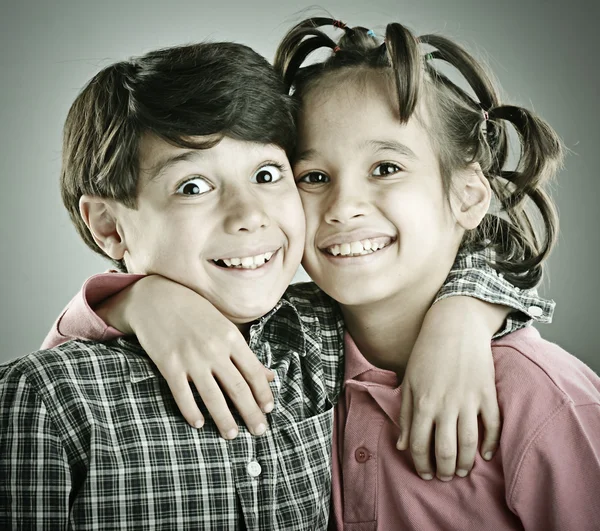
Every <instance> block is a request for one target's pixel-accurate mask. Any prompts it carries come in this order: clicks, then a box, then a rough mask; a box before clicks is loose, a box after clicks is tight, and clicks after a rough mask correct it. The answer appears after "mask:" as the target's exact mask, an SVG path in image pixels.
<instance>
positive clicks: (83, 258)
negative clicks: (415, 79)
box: [0, 0, 600, 372]
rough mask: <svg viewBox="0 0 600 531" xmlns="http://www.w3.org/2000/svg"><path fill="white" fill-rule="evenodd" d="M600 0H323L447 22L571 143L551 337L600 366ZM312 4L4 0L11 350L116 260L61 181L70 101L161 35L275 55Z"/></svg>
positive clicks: (369, 17)
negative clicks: (74, 220)
mask: <svg viewBox="0 0 600 531" xmlns="http://www.w3.org/2000/svg"><path fill="white" fill-rule="evenodd" d="M598 5H599V4H598V2H597V1H587V2H584V1H583V0H575V1H570V2H564V1H560V0H551V1H543V0H502V1H500V0H497V1H494V0H454V1H451V0H435V1H434V0H420V1H418V2H417V1H412V2H411V1H409V0H405V1H400V0H394V1H392V0H371V1H370V2H367V1H359V0H346V1H341V0H338V1H324V2H323V3H322V4H321V5H320V7H323V8H325V9H327V10H329V11H330V12H331V13H332V14H333V15H335V16H336V17H338V18H341V19H344V20H346V21H347V22H348V23H349V24H352V25H356V24H361V25H365V26H368V27H372V28H374V29H376V30H377V29H379V30H381V29H382V28H383V26H384V24H385V23H386V22H388V21H399V22H402V23H404V24H406V25H408V26H410V27H412V28H413V29H414V30H416V31H417V32H418V33H425V32H431V31H439V32H443V33H445V34H448V35H450V36H453V37H456V38H458V39H460V41H461V42H463V43H464V44H466V45H467V46H469V47H471V48H473V47H476V49H477V50H478V53H479V54H480V56H482V57H484V58H487V60H488V61H489V63H490V64H491V66H492V67H493V69H494V70H495V72H496V75H497V77H498V78H499V80H500V82H501V84H502V85H503V87H504V89H505V91H506V93H507V94H508V95H510V96H511V97H512V98H513V100H514V101H515V102H517V103H519V104H523V105H526V106H533V107H534V108H535V110H536V111H537V112H539V113H540V114H541V115H542V116H544V117H545V118H546V119H547V120H549V121H550V123H551V124H553V125H554V127H555V128H556V129H557V130H558V132H559V134H560V135H561V136H562V138H563V139H564V141H565V143H566V145H567V146H568V148H570V150H571V153H570V155H569V157H568V159H567V161H566V167H565V169H564V171H563V172H562V173H561V175H560V177H559V180H558V182H557V185H556V186H555V197H556V200H557V203H558V206H559V209H560V215H561V236H560V243H559V246H558V248H557V249H556V251H555V253H554V255H553V256H552V258H551V260H550V268H549V275H548V276H547V278H546V280H545V282H544V284H543V286H542V287H541V292H542V293H543V294H544V295H546V296H547V297H551V298H553V299H554V300H555V301H556V303H557V309H556V314H555V318H554V323H553V324H551V325H541V326H540V327H539V328H540V330H541V331H542V333H543V334H544V335H545V337H547V338H548V339H550V340H552V341H556V342H558V343H560V344H561V345H563V346H564V347H565V348H566V349H567V350H569V351H571V352H572V353H573V354H575V355H576V356H578V357H579V358H581V359H583V360H584V361H586V362H587V363H588V364H589V365H591V366H592V368H594V369H595V370H596V371H597V372H600V356H599V355H598V354H597V351H596V348H595V346H594V341H595V340H594V329H595V327H596V326H598V324H597V322H596V317H597V316H596V311H595V308H596V299H597V298H598V296H599V295H600V290H599V289H598V288H599V282H598V275H597V274H596V273H595V271H597V269H598V267H597V262H598V248H599V245H598V244H599V243H600V238H599V236H598V232H599V231H598V229H599V228H600V223H599V214H598V209H597V206H596V202H597V198H598V195H599V192H600V184H599V180H598V178H597V175H596V173H597V168H598V167H599V166H600V156H599V153H600V133H599V126H598V118H599V112H598V111H599V103H598V97H597V94H598V81H599V79H600V76H599V74H598V66H599V64H600V62H599V60H598V58H599V54H598V46H597V37H595V35H596V34H597V22H598V20H599V18H600V17H599V15H600V8H599V7H598ZM303 7H304V6H303V5H302V4H297V3H296V2H287V3H286V2H282V1H277V0H262V1H254V2H250V1H248V2H242V1H241V0H238V1H237V2H235V1H232V0H219V1H214V0H213V1H211V2H208V1H198V0H196V1H193V2H192V1H190V2H184V1H177V0H171V1H169V2H167V1H165V0H162V1H159V0H144V1H136V0H120V1H115V0H110V1H106V0H105V1H98V0H96V1H94V2H89V1H87V0H83V1H82V0H47V1H43V0H39V1H37V2H35V1H31V0H21V1H19V2H10V3H9V2H8V0H2V8H1V12H0V149H1V156H0V177H1V184H0V187H1V188H0V198H1V199H0V200H1V207H2V208H1V210H0V231H1V238H2V239H1V241H2V276H1V292H0V294H1V297H2V316H1V317H2V318H1V319H0V326H1V327H2V328H1V330H0V362H2V361H6V360H9V359H12V358H15V357H17V356H21V355H24V354H26V353H28V352H29V351H31V350H34V349H36V348H37V346H38V345H39V344H40V342H41V341H42V339H43V338H44V336H45V334H46V331H47V329H48V328H49V327H50V325H51V323H52V322H53V320H54V318H55V317H56V316H57V315H58V313H59V312H60V311H61V309H62V308H63V307H64V305H65V304H66V303H67V301H68V300H69V299H70V297H71V296H72V295H73V294H74V293H75V292H76V291H77V290H78V289H79V287H80V286H81V284H82V282H83V280H84V279H85V278H86V277H87V276H89V275H91V274H93V273H95V272H98V271H102V270H104V269H105V268H106V267H107V262H104V261H103V260H102V259H101V258H100V257H98V256H96V255H95V254H94V253H93V252H92V251H90V250H88V249H87V247H86V246H85V245H84V244H83V243H82V242H81V241H80V240H79V239H78V237H77V235H76V233H75V230H74V229H73V227H72V226H71V224H70V221H69V219H68V216H67V214H66V211H65V210H64V208H63V206H62V203H61V200H60V196H59V190H58V175H59V167H60V151H61V130H62V125H63V121H64V119H65V116H66V113H67V110H68V108H69V105H70V104H71V102H72V101H73V99H74V98H75V96H76V94H77V92H78V91H79V90H80V88H81V87H82V86H83V85H84V83H85V82H86V81H87V80H88V79H89V78H90V77H91V76H92V75H93V74H95V73H96V72H97V71H98V70H99V69H100V68H101V67H103V66H106V65H107V64H109V63H111V62H113V61H116V60H121V59H123V58H126V57H128V56H131V55H139V54H142V53H145V52H147V51H149V50H151V49H153V48H157V47H163V46H169V45H175V44H181V43H189V42H194V41H197V40H202V39H214V40H235V41H239V42H243V43H245V44H248V45H250V46H252V47H254V48H255V49H256V50H258V51H259V52H261V53H263V54H264V55H265V56H266V57H268V58H269V59H271V58H272V56H273V51H274V49H275V46H276V43H277V42H278V39H279V38H280V37H281V36H282V35H283V33H284V31H285V30H286V29H287V28H288V27H289V26H290V25H291V24H292V23H295V22H297V21H298V20H300V19H301V18H303V13H299V12H298V10H299V9H302V8H303Z"/></svg>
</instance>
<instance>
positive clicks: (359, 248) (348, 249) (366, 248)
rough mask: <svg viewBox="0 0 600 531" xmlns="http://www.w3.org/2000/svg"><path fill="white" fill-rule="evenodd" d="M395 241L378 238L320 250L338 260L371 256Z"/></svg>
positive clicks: (385, 237) (382, 237)
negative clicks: (338, 258)
mask: <svg viewBox="0 0 600 531" xmlns="http://www.w3.org/2000/svg"><path fill="white" fill-rule="evenodd" d="M395 241H396V239H395V238H391V237H389V236H380V237H377V238H367V239H365V240H357V241H354V242H348V243H340V244H336V245H332V246H331V247H327V248H325V249H322V250H323V252H325V253H327V254H330V255H332V256H337V257H340V258H345V257H353V256H365V255H367V254H373V253H375V252H377V251H380V250H381V249H385V248H386V247H389V246H390V245H391V244H392V243H394V242H395Z"/></svg>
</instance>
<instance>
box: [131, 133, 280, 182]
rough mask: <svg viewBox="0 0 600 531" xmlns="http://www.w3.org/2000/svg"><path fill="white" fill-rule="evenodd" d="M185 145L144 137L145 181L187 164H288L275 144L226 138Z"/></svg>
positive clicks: (198, 139)
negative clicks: (268, 161)
mask: <svg viewBox="0 0 600 531" xmlns="http://www.w3.org/2000/svg"><path fill="white" fill-rule="evenodd" d="M185 141H186V143H189V145H188V146H179V145H175V144H172V143H170V142H168V141H166V140H164V139H163V138H160V137H158V136H156V135H153V134H151V133H145V134H144V135H143V136H142V138H141V140H140V144H139V149H138V162H139V167H140V170H141V173H142V174H143V175H144V177H145V178H146V180H154V179H156V178H158V177H160V175H161V174H164V173H165V171H166V170H168V169H169V168H170V167H172V166H173V165H175V164H178V163H185V162H189V163H195V162H196V163H197V162H201V161H203V162H212V163H215V162H216V163H222V164H223V165H231V164H232V163H239V164H244V163H245V162H247V163H248V164H255V163H256V162H258V161H261V160H262V159H263V158H265V157H277V158H278V159H283V160H284V161H287V157H286V155H285V151H284V150H283V149H282V148H280V147H279V146H276V145H274V144H260V143H256V142H248V141H244V140H236V139H233V138H230V137H227V136H223V135H210V136H208V135H207V136H192V137H188V138H186V139H185ZM196 146H197V147H196Z"/></svg>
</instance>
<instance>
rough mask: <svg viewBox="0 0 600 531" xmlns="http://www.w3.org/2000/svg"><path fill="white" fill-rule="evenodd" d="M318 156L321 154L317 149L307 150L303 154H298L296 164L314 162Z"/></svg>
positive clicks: (295, 159) (295, 158)
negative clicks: (307, 161) (306, 161)
mask: <svg viewBox="0 0 600 531" xmlns="http://www.w3.org/2000/svg"><path fill="white" fill-rule="evenodd" d="M318 155H319V152H318V151H317V150H316V149H305V150H304V151H303V152H302V153H298V155H296V156H295V157H294V163H297V162H302V161H305V160H312V159H315V158H317V157H318Z"/></svg>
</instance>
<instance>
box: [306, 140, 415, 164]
mask: <svg viewBox="0 0 600 531" xmlns="http://www.w3.org/2000/svg"><path fill="white" fill-rule="evenodd" d="M365 147H367V148H370V149H374V150H375V153H380V152H382V151H394V152H395V153H399V154H400V155H403V156H405V157H408V158H410V159H412V160H416V159H417V155H415V152H414V151H413V150H412V149H410V148H409V147H408V146H406V145H405V144H403V143H402V142H398V141H396V140H366V141H365V142H363V143H362V144H360V145H359V149H363V148H365ZM319 155H320V153H319V151H318V150H316V149H306V150H304V151H302V152H301V153H299V154H298V155H296V156H295V157H294V163H298V162H302V161H305V160H313V159H315V158H318V157H319Z"/></svg>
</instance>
